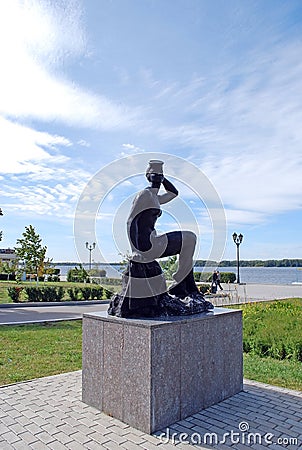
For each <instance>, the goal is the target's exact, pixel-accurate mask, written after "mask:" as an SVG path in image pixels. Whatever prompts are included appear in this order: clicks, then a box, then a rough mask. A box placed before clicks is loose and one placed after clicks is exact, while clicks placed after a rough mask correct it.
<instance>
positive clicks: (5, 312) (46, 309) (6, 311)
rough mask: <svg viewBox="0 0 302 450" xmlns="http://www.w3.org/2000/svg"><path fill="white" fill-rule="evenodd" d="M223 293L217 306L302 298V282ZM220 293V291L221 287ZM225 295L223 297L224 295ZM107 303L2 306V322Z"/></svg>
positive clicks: (75, 312) (76, 314) (52, 316)
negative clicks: (299, 283) (301, 283)
mask: <svg viewBox="0 0 302 450" xmlns="http://www.w3.org/2000/svg"><path fill="white" fill-rule="evenodd" d="M223 287H224V290H223V291H221V294H222V296H219V297H217V299H214V300H212V298H211V299H210V300H211V301H213V303H214V305H215V306H228V305H229V304H240V303H246V302H250V301H259V300H262V301H263V300H275V299H282V298H288V297H300V298H302V285H277V284H275V285H273V284H241V285H237V284H230V285H226V284H223ZM218 294H220V291H219V290H218ZM223 296H224V297H223ZM107 308H108V304H91V305H89V304H85V305H68V306H67V305H56V306H36V305H35V306H31V307H29V306H28V307H26V306H22V307H20V306H18V307H16V308H4V307H1V305H0V325H1V324H2V325H3V324H21V323H32V322H45V321H55V320H72V319H81V318H82V316H83V314H84V313H86V312H94V311H106V310H107Z"/></svg>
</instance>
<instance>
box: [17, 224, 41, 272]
mask: <svg viewBox="0 0 302 450" xmlns="http://www.w3.org/2000/svg"><path fill="white" fill-rule="evenodd" d="M22 236H23V238H21V239H17V245H18V246H16V247H15V252H16V255H17V257H18V259H19V260H22V261H24V263H25V272H26V273H34V274H37V275H38V276H41V275H43V271H44V259H45V254H46V250H47V247H46V246H44V247H43V246H42V239H41V238H40V236H39V234H38V233H36V231H35V228H34V227H33V226H32V225H29V227H25V231H24V233H23V234H22Z"/></svg>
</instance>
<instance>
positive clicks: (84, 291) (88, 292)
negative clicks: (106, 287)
mask: <svg viewBox="0 0 302 450" xmlns="http://www.w3.org/2000/svg"><path fill="white" fill-rule="evenodd" d="M80 292H81V294H82V298H83V299H84V300H89V298H90V295H91V289H90V287H83V288H81V289H80Z"/></svg>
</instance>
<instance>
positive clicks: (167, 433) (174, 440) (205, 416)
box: [0, 371, 302, 450]
mask: <svg viewBox="0 0 302 450" xmlns="http://www.w3.org/2000/svg"><path fill="white" fill-rule="evenodd" d="M102 448H106V449H109V450H125V449H126V450H142V449H148V450H156V449H157V450H171V449H179V450H180V449H195V450H196V449H205V448H207V449H213V448H215V449H216V448H217V449H222V450H224V449H226V450H227V449H236V450H245V449H254V450H261V449H263V450H264V449H266V450H267V449H272V450H279V449H285V448H287V449H290V450H297V449H299V448H302V392H297V391H290V390H287V389H282V388H277V387H273V386H270V385H265V384H261V383H257V382H252V381H249V380H245V386H244V391H243V392H241V393H239V394H236V395H234V396H233V397H231V398H229V399H227V400H225V401H223V402H221V403H219V404H217V405H214V406H211V407H210V408H207V409H206V410H204V411H201V412H200V413H198V414H195V415H193V416H191V417H188V418H187V419H186V420H183V421H181V422H177V423H175V424H173V425H171V426H170V427H169V428H168V429H165V430H162V431H161V432H158V433H156V434H154V435H151V436H150V435H147V434H144V433H142V432H140V431H137V430H135V429H133V428H131V427H129V426H128V425H126V424H124V423H122V422H120V421H119V420H116V419H113V418H111V417H108V416H106V415H104V414H103V413H101V412H99V411H97V410H96V409H95V408H92V407H90V406H87V405H86V404H84V403H82V402H81V372H80V371H77V372H71V373H67V374H62V375H56V376H52V377H46V378H41V379H38V380H32V381H29V382H24V383H17V384H14V385H10V386H6V387H2V388H0V449H1V450H8V449H20V450H26V449H37V450H43V449H54V450H60V449H72V450H77V449H79V450H80V449H102Z"/></svg>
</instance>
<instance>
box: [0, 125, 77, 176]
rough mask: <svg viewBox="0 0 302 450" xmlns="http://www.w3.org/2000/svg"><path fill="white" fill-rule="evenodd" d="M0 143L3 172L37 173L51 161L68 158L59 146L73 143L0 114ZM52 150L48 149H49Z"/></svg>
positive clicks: (61, 161) (1, 169)
mask: <svg viewBox="0 0 302 450" xmlns="http://www.w3.org/2000/svg"><path fill="white" fill-rule="evenodd" d="M0 145H1V148H2V149H3V153H4V155H5V157H3V158H2V161H1V167H0V173H2V174H5V173H15V174H16V173H37V172H39V171H41V170H44V169H45V170H47V169H46V168H45V165H46V164H48V163H54V162H55V163H61V164H62V163H65V162H66V161H67V160H68V158H67V157H65V156H62V155H59V154H58V153H57V151H56V148H57V146H65V147H66V146H67V147H68V146H70V145H71V142H70V141H69V140H68V139H66V138H65V137H62V136H57V135H51V134H49V133H45V132H39V131H36V130H33V129H32V128H29V127H26V126H23V125H19V124H17V123H14V122H11V121H9V120H6V119H3V118H1V117H0ZM46 149H47V150H48V151H47V150H46Z"/></svg>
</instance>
